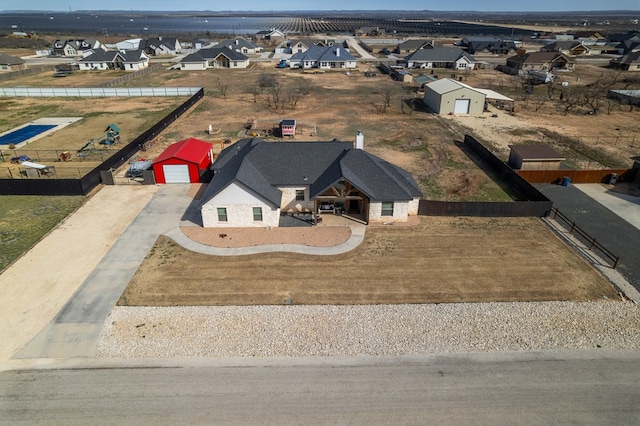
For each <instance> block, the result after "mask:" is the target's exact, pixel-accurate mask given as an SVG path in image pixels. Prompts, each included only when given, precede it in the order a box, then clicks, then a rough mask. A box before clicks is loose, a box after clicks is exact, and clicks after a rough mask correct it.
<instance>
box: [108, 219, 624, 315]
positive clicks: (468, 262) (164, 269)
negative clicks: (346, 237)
mask: <svg viewBox="0 0 640 426" xmlns="http://www.w3.org/2000/svg"><path fill="white" fill-rule="evenodd" d="M603 297H607V298H615V297H617V294H616V291H615V290H614V289H613V287H612V286H611V285H610V284H609V283H608V282H607V281H605V280H604V279H603V278H602V277H601V276H600V275H599V274H598V273H597V272H595V271H594V270H593V269H592V268H591V267H589V266H588V265H587V264H586V263H585V262H584V261H583V260H582V259H581V258H579V257H577V256H576V255H575V254H574V253H573V252H572V251H571V250H570V249H569V248H568V247H567V246H566V245H565V244H563V243H562V242H561V241H560V240H559V239H558V238H557V237H556V236H555V235H553V234H552V232H551V231H550V230H548V229H547V228H546V226H545V225H544V224H543V223H542V222H541V221H540V220H538V219H480V218H432V217H430V218H426V217H424V218H422V219H421V222H420V224H419V225H416V226H413V227H400V226H398V227H369V228H368V229H367V234H366V237H365V241H364V242H363V243H362V245H361V246H359V247H358V248H356V249H355V250H353V251H351V252H349V253H346V254H343V255H336V256H326V257H325V256H308V255H298V254H290V253H270V254H261V255H250V256H236V257H217V256H207V255H201V254H197V253H193V252H190V251H188V250H185V249H183V248H181V247H179V246H177V245H176V244H175V243H174V242H173V241H172V240H170V239H169V238H167V237H160V238H159V239H158V241H157V243H156V245H155V246H154V248H153V249H152V250H151V252H150V253H149V255H148V256H147V258H146V259H145V261H144V262H143V264H142V265H141V267H140V269H139V270H138V272H137V274H136V275H135V277H134V278H133V280H132V282H131V283H130V285H129V286H128V288H127V289H126V290H125V292H124V293H123V295H122V297H121V299H120V301H119V304H120V305H130V306H146V305H151V306H170V305H227V304H232V305H262V304H267V305H268V304H283V303H285V301H286V300H287V299H290V300H291V302H292V303H294V304H386V303H446V302H481V301H482V302H484V301H547V300H573V301H584V300H597V299H602V298H603Z"/></svg>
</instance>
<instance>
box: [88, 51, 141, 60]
mask: <svg viewBox="0 0 640 426" xmlns="http://www.w3.org/2000/svg"><path fill="white" fill-rule="evenodd" d="M143 54H144V52H143V51H142V50H127V51H106V50H102V49H97V50H94V51H93V53H91V54H90V55H87V56H86V57H84V58H82V59H80V62H115V61H116V60H117V59H120V60H121V61H122V62H125V63H137V62H140V60H141V59H142V57H143ZM145 58H146V56H145Z"/></svg>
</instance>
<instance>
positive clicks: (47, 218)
mask: <svg viewBox="0 0 640 426" xmlns="http://www.w3.org/2000/svg"><path fill="white" fill-rule="evenodd" d="M84 200H85V197H82V196H73V197H72V196H55V197H48V196H35V195H20V196H13V195H4V196H0V271H4V269H5V268H6V267H7V266H8V265H9V264H10V263H11V262H13V261H14V260H15V259H17V258H18V257H19V256H20V255H21V254H22V253H24V252H26V251H27V250H29V249H30V248H31V247H33V245H34V244H35V243H37V242H38V241H39V240H40V239H41V238H42V237H43V236H44V235H46V234H47V233H48V232H49V231H51V230H52V229H53V228H54V227H55V226H56V225H57V224H58V223H60V221H62V220H63V219H64V218H65V217H67V216H68V215H69V214H70V213H71V212H73V211H75V210H76V209H77V208H78V207H79V206H80V205H82V203H83V202H84Z"/></svg>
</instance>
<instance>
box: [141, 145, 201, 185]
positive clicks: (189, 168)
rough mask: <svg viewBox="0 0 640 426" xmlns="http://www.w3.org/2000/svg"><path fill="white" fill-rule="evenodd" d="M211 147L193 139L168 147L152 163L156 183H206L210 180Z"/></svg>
mask: <svg viewBox="0 0 640 426" xmlns="http://www.w3.org/2000/svg"><path fill="white" fill-rule="evenodd" d="M212 147H213V146H212V145H211V144H210V143H209V142H204V141H201V140H198V139H194V138H189V139H185V140H183V141H180V142H176V143H174V144H171V145H169V146H168V147H167V149H165V150H164V151H162V153H161V154H160V155H159V156H158V158H156V159H155V161H154V162H153V174H154V175H155V177H156V183H198V182H206V181H207V180H209V179H210V178H211V176H210V173H209V167H210V166H211V163H212V162H213V149H212Z"/></svg>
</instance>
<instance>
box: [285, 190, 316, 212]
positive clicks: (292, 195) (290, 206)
mask: <svg viewBox="0 0 640 426" xmlns="http://www.w3.org/2000/svg"><path fill="white" fill-rule="evenodd" d="M278 189H279V190H280V191H282V202H281V204H280V206H281V207H280V208H281V210H282V211H283V212H287V213H288V212H304V211H313V210H314V209H315V202H314V201H310V200H309V187H308V186H296V187H294V186H290V187H278ZM296 191H304V200H296Z"/></svg>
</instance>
